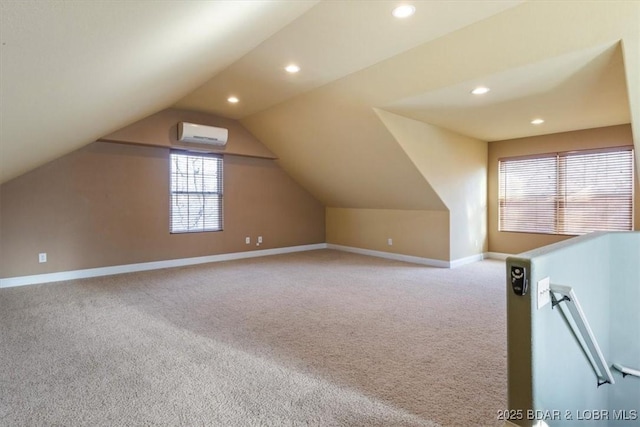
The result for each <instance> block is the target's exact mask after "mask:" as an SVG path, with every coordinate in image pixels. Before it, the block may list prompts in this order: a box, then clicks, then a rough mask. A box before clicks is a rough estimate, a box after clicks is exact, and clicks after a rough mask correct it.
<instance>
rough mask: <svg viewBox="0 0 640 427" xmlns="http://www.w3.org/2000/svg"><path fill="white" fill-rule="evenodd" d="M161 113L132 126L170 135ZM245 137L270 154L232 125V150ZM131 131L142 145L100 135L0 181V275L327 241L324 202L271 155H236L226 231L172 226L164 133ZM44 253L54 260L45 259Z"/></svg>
mask: <svg viewBox="0 0 640 427" xmlns="http://www.w3.org/2000/svg"><path fill="white" fill-rule="evenodd" d="M183 116H184V117H185V118H191V119H192V120H193V121H197V120H198V119H199V118H200V117H199V115H197V114H196V115H195V116H190V115H189V114H186V115H183ZM156 118H157V117H156ZM156 118H152V119H151V120H150V122H149V121H144V120H143V121H142V122H141V123H140V124H139V126H135V129H136V132H133V134H137V135H139V136H140V135H144V134H148V135H151V136H153V135H167V138H168V135H170V134H173V132H172V131H171V129H170V127H171V126H175V122H173V121H171V122H163V121H162V120H160V121H159V122H158V121H156V120H155V119H156ZM214 121H215V118H214ZM149 123H153V124H154V125H153V126H147V124H149ZM158 123H160V124H158ZM162 123H164V124H162ZM236 126H240V125H238V124H237V123H236ZM240 127H241V126H240ZM129 136H130V135H129ZM238 138H251V139H252V141H244V143H241V144H240V145H242V146H243V147H248V146H253V147H254V148H255V147H258V149H259V150H258V154H263V153H265V152H266V153H268V150H267V149H266V148H264V147H260V143H259V141H257V140H255V139H254V138H253V137H252V136H251V135H250V134H248V132H246V131H245V133H242V132H239V131H238V129H237V128H236V127H235V126H234V127H230V134H229V144H228V145H229V149H230V150H231V149H234V150H235V149H236V148H238V147H235V148H234V146H235V145H236V144H235V143H238ZM131 139H132V138H129V142H136V143H137V145H133V144H122V143H113V142H94V143H92V144H89V145H88V146H86V147H84V148H82V149H80V150H77V151H74V152H73V153H71V154H68V155H66V156H63V157H61V158H59V159H57V160H55V161H53V162H50V163H48V164H46V165H44V166H42V167H40V168H37V169H35V170H33V171H31V172H29V173H27V174H24V175H22V176H20V177H18V178H15V179H13V180H11V181H8V182H6V183H3V184H2V185H1V186H0V199H1V200H2V205H1V206H0V233H1V235H2V240H0V254H1V256H0V278H10V277H18V276H28V275H36V274H44V273H53V272H61V271H73V270H81V269H89V268H97V267H108V266H117V265H126V264H135V263H143V262H151V261H164V260H173V259H180V258H190V257H199V256H207V255H218V254H225V253H233V252H242V251H250V250H256V249H271V248H281V247H289V246H297V245H306V244H314V243H324V242H325V224H324V216H325V211H324V206H323V205H322V204H321V203H320V202H318V201H317V200H316V199H315V198H314V197H313V196H311V195H310V194H309V193H308V192H307V191H306V190H304V189H303V188H302V187H300V186H299V185H298V184H297V183H296V182H295V181H293V180H292V179H291V178H290V177H289V176H288V175H287V174H286V173H285V172H284V171H283V170H282V169H281V168H280V167H279V166H278V165H277V164H276V163H275V162H274V160H272V159H265V158H258V157H249V156H247V155H244V156H238V155H229V154H227V155H225V156H224V180H225V184H224V191H225V193H224V231H220V232H204V233H183V234H170V233H169V153H170V149H169V148H168V147H167V146H166V144H165V143H164V142H163V140H162V139H161V138H160V137H158V140H157V146H152V145H150V144H148V142H149V141H148V140H144V139H137V140H136V139H135V138H133V140H131ZM152 139H153V138H152ZM258 235H261V236H263V239H264V240H263V244H262V245H260V247H257V246H256V244H255V242H256V238H257V236H258ZM247 236H249V237H251V239H252V243H251V244H250V245H247V244H245V237H247ZM40 252H46V253H47V254H48V261H47V263H44V264H40V263H38V253H40Z"/></svg>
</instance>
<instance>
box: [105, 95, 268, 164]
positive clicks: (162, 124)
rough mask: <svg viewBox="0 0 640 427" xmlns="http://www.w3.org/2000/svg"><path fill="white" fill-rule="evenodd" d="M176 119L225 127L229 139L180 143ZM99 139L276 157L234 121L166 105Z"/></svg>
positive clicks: (240, 154) (177, 120)
mask: <svg viewBox="0 0 640 427" xmlns="http://www.w3.org/2000/svg"><path fill="white" fill-rule="evenodd" d="M178 122H188V123H195V124H198V125H207V126H215V127H221V128H225V129H227V130H228V131H229V140H228V141H227V144H226V145H225V146H224V147H216V146H211V145H203V144H193V143H189V144H184V143H181V142H179V141H178ZM100 140H103V141H111V142H124V143H130V144H139V145H151V146H154V147H172V148H181V147H188V148H189V149H194V148H198V149H200V150H202V151H206V152H213V153H220V154H236V155H239V156H251V157H263V158H266V159H275V158H276V156H275V154H273V153H272V152H271V150H269V149H268V148H267V147H265V146H264V144H262V143H261V142H260V141H258V140H257V139H256V138H255V137H254V136H253V135H251V133H249V131H248V130H246V129H245V128H244V127H243V126H242V125H241V124H240V123H239V122H238V121H236V120H232V119H227V118H224V117H218V116H215V115H212V114H208V113H201V112H197V111H187V110H179V109H175V108H168V109H166V110H162V111H160V112H158V113H156V114H152V115H151V116H149V117H146V118H144V119H142V120H139V121H137V122H135V123H133V124H130V125H129V126H126V127H124V128H122V129H120V130H118V131H116V132H113V133H111V134H109V135H105V136H104V137H102V138H100Z"/></svg>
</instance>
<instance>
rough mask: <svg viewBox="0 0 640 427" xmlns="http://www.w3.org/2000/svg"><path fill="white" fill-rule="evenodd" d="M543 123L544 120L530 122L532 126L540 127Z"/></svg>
mask: <svg viewBox="0 0 640 427" xmlns="http://www.w3.org/2000/svg"><path fill="white" fill-rule="evenodd" d="M543 123H544V120H542V119H533V120H531V124H532V125H541V124H543Z"/></svg>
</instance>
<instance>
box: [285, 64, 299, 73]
mask: <svg viewBox="0 0 640 427" xmlns="http://www.w3.org/2000/svg"><path fill="white" fill-rule="evenodd" d="M284 69H285V71H286V72H287V73H291V74H294V73H297V72H298V71H300V67H298V66H297V65H296V64H289V65H287V66H286V67H284Z"/></svg>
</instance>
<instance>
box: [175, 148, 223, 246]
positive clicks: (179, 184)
mask: <svg viewBox="0 0 640 427" xmlns="http://www.w3.org/2000/svg"><path fill="white" fill-rule="evenodd" d="M170 175H171V185H170V187H171V188H170V191H171V195H170V196H171V225H170V230H171V232H172V233H185V232H198V231H219V230H222V220H223V214H222V213H223V209H222V207H223V206H222V202H223V198H222V197H223V182H222V177H223V163H222V157H221V156H216V155H195V154H185V153H180V152H172V153H171V171H170Z"/></svg>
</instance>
